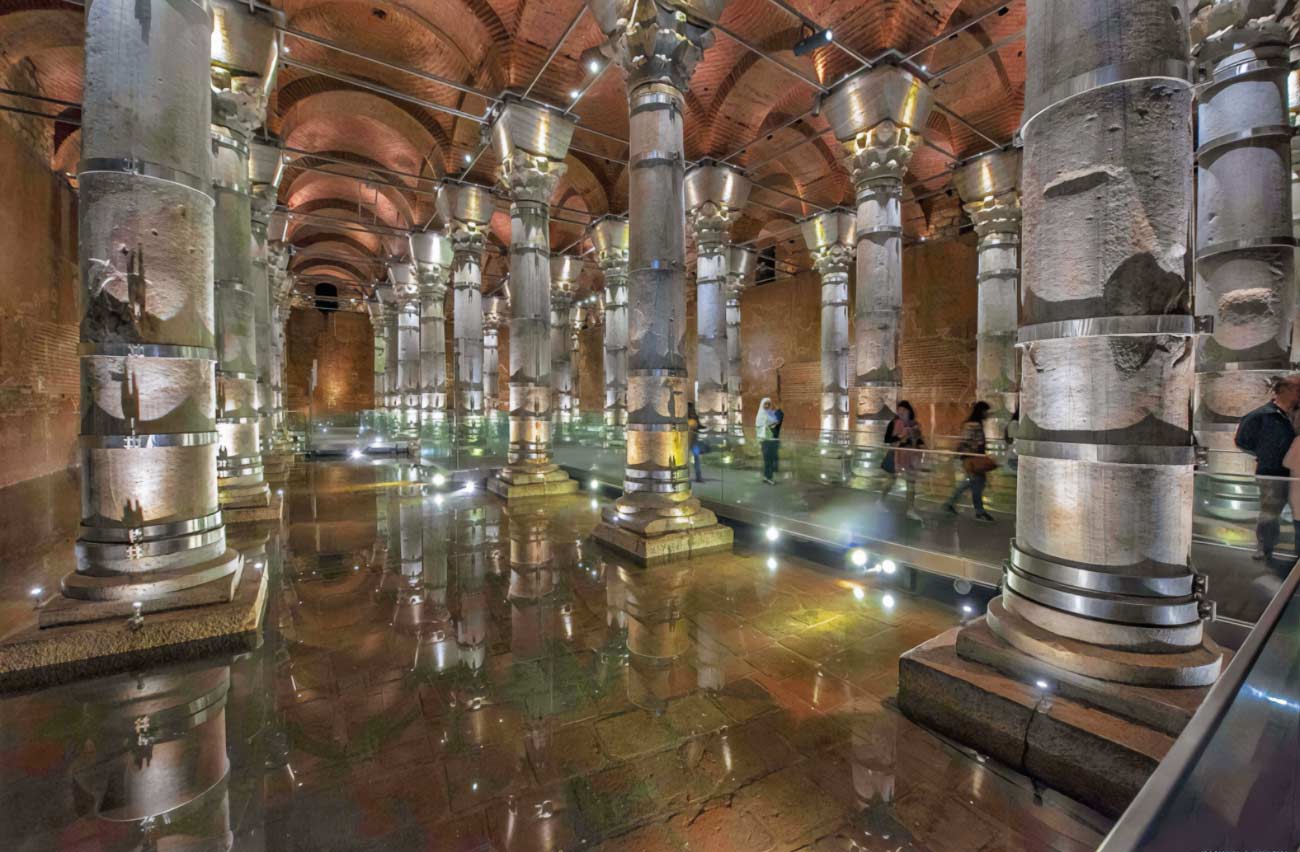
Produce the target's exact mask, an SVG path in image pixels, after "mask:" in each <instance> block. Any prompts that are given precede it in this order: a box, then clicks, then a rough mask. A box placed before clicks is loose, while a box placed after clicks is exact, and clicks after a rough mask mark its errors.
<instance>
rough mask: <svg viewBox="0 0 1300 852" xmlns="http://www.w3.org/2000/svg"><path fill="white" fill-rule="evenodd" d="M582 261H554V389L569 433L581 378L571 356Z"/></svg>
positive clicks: (555, 403) (560, 417)
mask: <svg viewBox="0 0 1300 852" xmlns="http://www.w3.org/2000/svg"><path fill="white" fill-rule="evenodd" d="M580 275H582V259H581V258H578V257H574V256H572V255H560V256H557V257H553V258H551V389H552V390H553V392H554V396H553V397H552V399H553V403H552V405H553V410H554V411H555V414H556V422H557V424H559V426H560V428H561V429H565V430H567V428H568V426H569V424H570V423H571V422H572V420H573V417H574V415H575V414H577V411H578V405H577V392H578V391H577V386H578V379H577V376H575V375H574V372H573V359H572V357H571V356H570V349H571V345H572V344H571V342H570V340H569V338H570V336H571V333H572V332H571V329H572V327H573V312H574V310H575V308H576V302H577V296H578V277H579V276H580Z"/></svg>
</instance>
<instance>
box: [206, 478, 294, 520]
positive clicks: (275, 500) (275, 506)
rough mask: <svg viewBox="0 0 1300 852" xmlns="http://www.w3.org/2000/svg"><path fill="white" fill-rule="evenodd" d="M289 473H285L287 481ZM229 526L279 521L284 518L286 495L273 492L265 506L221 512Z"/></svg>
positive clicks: (240, 507) (237, 508) (268, 495)
mask: <svg viewBox="0 0 1300 852" xmlns="http://www.w3.org/2000/svg"><path fill="white" fill-rule="evenodd" d="M288 478H289V477H288V473H287V472H286V473H285V479H286V480H287V479H288ZM221 514H222V517H224V518H225V519H226V523H227V524H247V523H254V522H258V521H278V520H280V519H281V518H282V517H283V516H284V495H283V494H280V493H278V492H271V493H269V494H267V496H266V503H265V504H264V505H261V504H259V505H256V506H239V507H236V508H228V509H222V510H221Z"/></svg>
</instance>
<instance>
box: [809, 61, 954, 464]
mask: <svg viewBox="0 0 1300 852" xmlns="http://www.w3.org/2000/svg"><path fill="white" fill-rule="evenodd" d="M930 101H931V94H930V89H929V88H928V87H927V86H926V85H925V84H924V83H923V82H921V81H920V80H919V79H917V78H916V77H913V76H912V75H911V74H909V73H908V72H907V71H904V70H903V69H902V68H898V67H894V66H881V67H877V68H873V69H871V70H870V71H866V72H863V73H861V74H858V75H856V76H854V77H852V78H850V79H848V80H846V81H845V82H843V83H841V84H839V85H838V86H836V87H835V89H834V90H832V91H831V93H830V94H828V95H826V96H825V97H824V100H823V104H822V109H823V110H824V111H825V114H826V118H827V120H828V121H829V122H830V125H831V128H832V130H834V132H835V138H836V139H838V140H839V141H840V143H841V144H842V145H844V147H845V149H846V150H847V151H848V163H847V164H848V168H849V172H850V174H852V176H853V186H854V189H855V191H856V193H857V206H858V222H857V240H858V246H857V255H858V257H857V261H858V267H857V300H856V301H857V304H856V306H855V310H854V316H853V326H854V334H855V337H856V349H857V352H856V356H857V369H856V375H855V379H854V384H855V385H856V386H857V389H858V400H857V419H856V422H855V424H854V443H855V445H856V446H857V448H858V450H857V452H856V454H855V455H856V458H855V461H854V467H855V470H854V473H855V474H856V475H857V476H859V477H871V476H874V475H876V474H877V473H878V469H879V463H878V456H879V455H880V451H879V450H878V449H877V448H879V447H880V446H881V445H882V444H883V442H884V439H885V428H886V427H887V426H888V425H889V421H890V420H891V419H893V417H894V405H895V403H897V402H898V388H899V386H900V385H902V376H901V374H900V372H899V368H898V344H899V338H898V335H899V312H900V311H901V309H902V304H903V221H902V209H903V175H904V174H905V173H906V172H907V164H908V163H909V162H911V159H912V153H913V152H914V151H915V150H916V148H917V146H918V145H919V144H920V142H921V132H920V131H921V128H923V127H924V126H925V122H926V119H927V117H928V116H929V114H930Z"/></svg>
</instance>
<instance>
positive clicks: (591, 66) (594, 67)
mask: <svg viewBox="0 0 1300 852" xmlns="http://www.w3.org/2000/svg"><path fill="white" fill-rule="evenodd" d="M587 70H588V71H590V72H591V73H593V74H599V73H600V63H599V62H597V61H596V60H595V59H593V60H591V61H590V62H588V63H587Z"/></svg>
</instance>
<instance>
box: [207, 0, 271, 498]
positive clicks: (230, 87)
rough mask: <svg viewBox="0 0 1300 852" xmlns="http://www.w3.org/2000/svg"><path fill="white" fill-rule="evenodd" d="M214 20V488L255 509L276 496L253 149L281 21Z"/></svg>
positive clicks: (237, 15)
mask: <svg viewBox="0 0 1300 852" xmlns="http://www.w3.org/2000/svg"><path fill="white" fill-rule="evenodd" d="M213 13H214V32H215V37H214V39H213V42H212V55H211V69H212V70H211V78H212V130H211V134H212V190H213V196H214V197H215V199H216V210H215V219H214V222H215V225H214V239H215V247H214V253H213V263H214V279H215V284H216V309H217V433H218V434H219V435H220V438H221V441H220V447H219V449H218V451H217V486H218V493H219V495H220V498H221V505H222V508H224V509H228V510H229V509H237V510H244V509H247V510H256V509H258V508H264V507H267V506H269V504H270V500H271V498H270V491H269V489H268V488H267V484H266V476H265V469H264V467H263V464H262V440H261V412H260V410H261V407H262V404H261V396H260V394H261V393H262V392H263V391H264V390H265V388H264V387H263V386H262V384H261V382H260V381H259V379H260V378H261V375H260V372H259V367H258V354H259V352H261V351H262V347H261V346H259V344H258V340H257V338H258V334H259V333H262V334H265V330H264V329H261V328H259V326H258V319H259V310H258V303H259V302H263V301H265V298H264V297H265V290H264V288H262V289H259V287H258V284H257V281H256V280H255V278H256V276H255V269H254V262H253V245H254V242H253V240H254V237H253V211H252V195H251V193H250V182H251V181H250V173H249V153H250V152H249V143H250V141H251V139H252V136H253V132H254V131H255V130H256V129H257V128H259V127H261V126H262V123H263V122H264V121H265V119H266V106H267V98H268V95H269V89H268V88H267V85H268V83H269V81H270V80H271V79H272V77H273V76H274V72H275V65H276V60H277V58H278V56H279V36H278V33H277V32H276V29H275V23H276V22H277V20H280V19H281V18H280V17H279V16H278V15H273V14H272V13H269V12H262V11H258V12H255V13H254V12H250V11H249V9H248V7H247V6H244V5H241V4H240V3H238V2H236V0H215V2H214V3H213ZM243 514H249V513H247V512H245V513H243ZM253 514H256V513H255V512H254V513H253ZM229 517H231V516H230V514H229V512H228V513H227V518H228V519H229ZM249 518H250V519H251V518H252V515H249Z"/></svg>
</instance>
